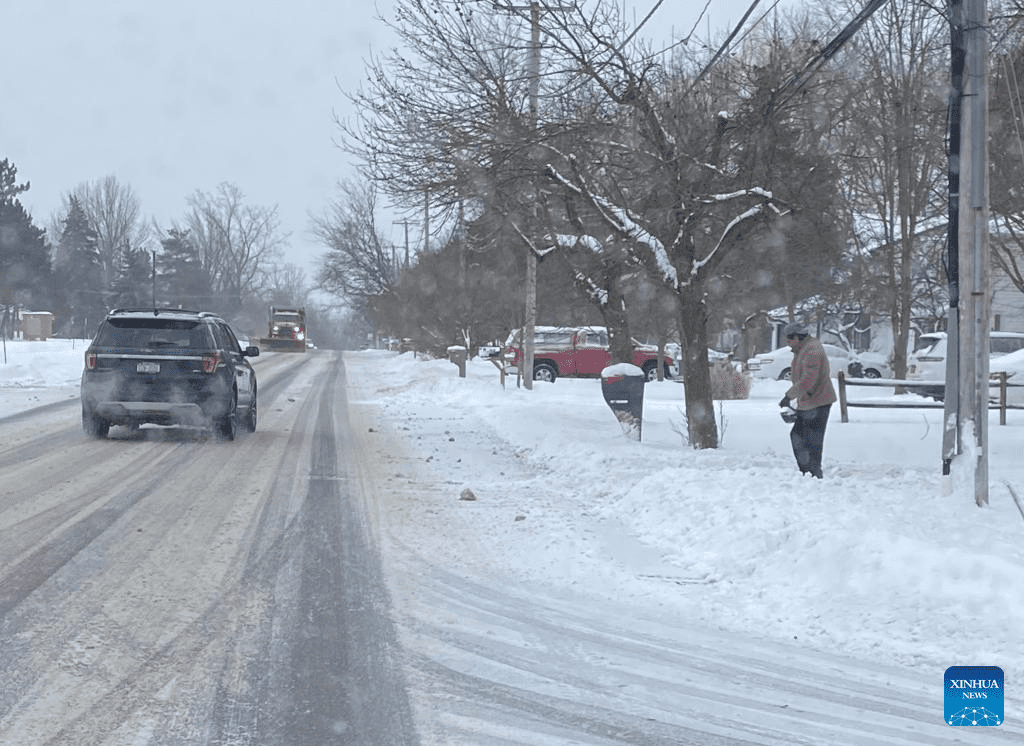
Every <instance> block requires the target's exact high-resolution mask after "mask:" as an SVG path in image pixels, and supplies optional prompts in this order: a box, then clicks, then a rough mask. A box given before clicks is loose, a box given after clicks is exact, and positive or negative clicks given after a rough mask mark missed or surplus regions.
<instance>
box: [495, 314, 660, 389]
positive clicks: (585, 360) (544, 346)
mask: <svg viewBox="0 0 1024 746" xmlns="http://www.w3.org/2000/svg"><path fill="white" fill-rule="evenodd" d="M522 339H523V331H522V329H516V330H515V331H513V332H512V333H511V334H510V335H509V337H508V339H507V340H506V342H505V350H504V357H505V362H506V364H508V365H509V366H511V367H516V366H518V365H519V359H520V357H521V356H522ZM533 339H534V342H533V380H535V381H552V382H553V381H554V380H555V379H556V378H558V377H559V376H576V377H578V378H599V377H600V376H601V371H602V370H604V369H605V368H607V367H608V366H609V365H610V364H611V361H612V356H611V353H610V352H609V351H608V330H607V329H606V328H605V327H603V326H537V327H534V337H533ZM663 359H664V361H665V376H666V377H667V378H672V377H673V376H675V375H677V374H678V371H679V369H678V367H677V366H676V363H675V361H674V360H673V359H672V358H670V357H669V356H667V355H666V356H665V357H664V358H663ZM657 361H658V348H657V347H654V346H653V345H645V344H641V343H639V342H637V341H636V340H635V339H634V340H633V360H632V363H633V365H635V366H637V367H638V368H642V369H643V371H644V373H645V374H646V376H647V380H648V381H653V380H655V379H657V376H658V372H657V364H658V362H657Z"/></svg>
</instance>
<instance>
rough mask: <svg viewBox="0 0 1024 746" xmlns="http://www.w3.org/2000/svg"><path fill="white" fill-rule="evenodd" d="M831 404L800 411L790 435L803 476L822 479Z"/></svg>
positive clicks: (797, 413)
mask: <svg viewBox="0 0 1024 746" xmlns="http://www.w3.org/2000/svg"><path fill="white" fill-rule="evenodd" d="M830 409H832V405H831V404H825V405H824V406H821V407H816V408H814V409H798V410H797V411H796V422H795V423H793V429H792V430H791V431H790V433H789V439H790V440H791V441H793V455H794V456H796V465H797V466H799V467H800V473H801V474H811V475H813V476H816V477H817V478H818V479H821V477H822V474H821V449H822V447H823V446H824V444H825V426H826V425H828V413H829V410H830Z"/></svg>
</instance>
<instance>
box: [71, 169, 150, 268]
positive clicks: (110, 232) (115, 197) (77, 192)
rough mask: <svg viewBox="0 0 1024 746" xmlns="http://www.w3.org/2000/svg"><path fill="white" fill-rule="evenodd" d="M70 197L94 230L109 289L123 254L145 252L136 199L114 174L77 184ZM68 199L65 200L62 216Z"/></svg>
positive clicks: (145, 238) (143, 222)
mask: <svg viewBox="0 0 1024 746" xmlns="http://www.w3.org/2000/svg"><path fill="white" fill-rule="evenodd" d="M71 194H72V195H73V196H74V197H75V198H76V199H77V200H78V203H79V205H80V206H81V208H82V210H83V211H84V212H85V215H86V217H87V218H88V219H89V225H90V226H91V227H92V229H93V230H94V231H96V236H97V239H98V249H99V253H100V261H101V262H102V263H103V282H104V287H106V288H110V287H112V285H113V283H114V280H115V279H116V278H117V272H118V267H119V266H121V264H122V263H123V262H124V261H125V258H126V256H125V255H126V254H127V253H128V252H129V251H130V250H132V249H145V248H146V245H147V243H148V241H149V239H150V230H149V226H148V225H147V223H146V220H145V219H144V218H143V216H142V208H141V206H140V203H139V200H138V198H137V197H136V196H135V193H134V192H133V191H132V188H131V187H130V186H128V185H127V184H122V183H120V182H119V181H118V180H117V177H116V176H113V175H108V176H105V177H103V178H102V179H98V180H96V181H90V182H85V183H82V184H79V185H78V186H77V187H75V189H74V191H73V192H72V193H71ZM70 196H71V195H68V196H67V197H65V198H64V212H65V214H66V213H67V211H68V208H69V197H70Z"/></svg>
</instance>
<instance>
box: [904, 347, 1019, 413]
mask: <svg viewBox="0 0 1024 746" xmlns="http://www.w3.org/2000/svg"><path fill="white" fill-rule="evenodd" d="M988 334H989V369H990V370H992V371H997V370H1000V368H999V366H997V365H996V364H995V361H996V360H998V359H999V358H1001V357H1003V356H1004V355H1009V354H1011V353H1014V352H1017V351H1018V350H1024V333H1021V332H1002V331H990V332H989V333H988ZM947 345H948V340H947V338H946V332H931V333H928V334H922V335H921V336H920V337H918V340H917V344H915V346H914V348H915V349H914V353H913V354H912V355H911V356H910V360H909V361H908V365H907V379H908V380H918V381H945V380H946V348H947ZM907 390H908V391H911V392H913V393H915V394H920V395H921V396H930V397H931V398H933V399H936V400H938V401H942V400H943V399H944V398H945V386H944V385H943V386H939V385H932V386H908V387H907Z"/></svg>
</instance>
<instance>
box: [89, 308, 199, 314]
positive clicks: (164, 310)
mask: <svg viewBox="0 0 1024 746" xmlns="http://www.w3.org/2000/svg"><path fill="white" fill-rule="evenodd" d="M119 313H151V314H153V315H154V316H159V315H160V314H162V313H191V314H195V315H198V314H199V311H193V310H191V309H188V308H170V307H153V306H138V307H126V308H115V309H114V310H112V311H111V312H110V313H108V314H107V315H108V316H114V315H116V314H119Z"/></svg>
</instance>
